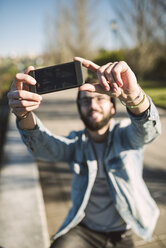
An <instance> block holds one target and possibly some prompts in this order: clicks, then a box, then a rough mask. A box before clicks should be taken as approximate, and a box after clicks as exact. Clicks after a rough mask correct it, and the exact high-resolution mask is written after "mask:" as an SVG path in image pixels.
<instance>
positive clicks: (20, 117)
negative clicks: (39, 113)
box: [12, 111, 31, 121]
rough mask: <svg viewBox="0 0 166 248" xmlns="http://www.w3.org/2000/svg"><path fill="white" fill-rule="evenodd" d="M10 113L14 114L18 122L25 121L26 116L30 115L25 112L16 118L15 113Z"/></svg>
mask: <svg viewBox="0 0 166 248" xmlns="http://www.w3.org/2000/svg"><path fill="white" fill-rule="evenodd" d="M12 113H13V114H15V116H16V118H17V119H18V120H19V121H21V120H25V119H26V118H27V117H28V116H29V114H30V113H31V112H30V111H29V112H26V113H25V114H24V115H22V116H18V115H17V114H16V113H14V112H13V111H12Z"/></svg>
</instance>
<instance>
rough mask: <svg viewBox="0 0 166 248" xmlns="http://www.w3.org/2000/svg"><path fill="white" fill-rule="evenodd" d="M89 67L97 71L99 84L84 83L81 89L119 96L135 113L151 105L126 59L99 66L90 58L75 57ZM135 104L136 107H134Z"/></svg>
mask: <svg viewBox="0 0 166 248" xmlns="http://www.w3.org/2000/svg"><path fill="white" fill-rule="evenodd" d="M74 60H78V61H80V62H81V63H82V65H83V66H84V67H86V68H87V69H89V70H91V71H93V72H95V73H97V76H98V79H99V84H94V85H93V84H84V85H82V86H81V87H80V90H81V91H84V90H86V91H91V92H98V93H104V94H108V95H110V96H113V97H118V98H119V99H120V100H121V101H123V102H124V103H125V105H126V106H127V107H128V108H129V109H130V110H131V112H132V113H134V114H138V115H139V114H141V113H143V112H144V111H145V110H146V109H147V108H148V107H149V100H148V98H147V96H146V95H145V93H143V91H142V89H141V88H140V86H139V85H138V83H137V79H136V77H135V74H134V72H133V71H132V70H131V68H130V67H129V66H128V64H127V63H126V62H124V61H120V62H114V63H111V62H110V63H108V64H106V65H103V66H99V65H97V64H95V63H93V62H92V61H90V60H86V59H84V58H80V57H75V58H74ZM133 106H134V107H133Z"/></svg>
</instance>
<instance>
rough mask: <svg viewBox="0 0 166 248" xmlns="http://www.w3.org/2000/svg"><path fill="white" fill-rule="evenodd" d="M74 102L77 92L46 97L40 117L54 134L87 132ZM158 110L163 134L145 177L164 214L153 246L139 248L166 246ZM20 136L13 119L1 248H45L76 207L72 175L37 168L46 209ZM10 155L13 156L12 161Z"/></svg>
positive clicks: (165, 181)
mask: <svg viewBox="0 0 166 248" xmlns="http://www.w3.org/2000/svg"><path fill="white" fill-rule="evenodd" d="M75 97H76V90H68V91H64V92H59V93H52V94H49V95H45V96H44V99H43V103H42V105H41V107H40V108H39V109H38V111H37V114H38V116H39V117H40V118H41V120H42V121H43V122H44V124H45V125H46V126H47V127H48V128H49V129H50V130H51V131H52V132H53V133H56V134H59V135H67V134H68V132H69V131H70V130H79V129H80V128H83V125H82V123H81V121H80V120H79V117H78V114H77V109H76V106H75ZM124 110H125V109H124V107H123V106H121V105H118V115H117V118H123V117H124V116H126V114H125V111H124ZM159 111H160V115H161V120H162V124H163V134H162V135H161V136H160V137H159V138H158V139H157V140H156V141H155V142H154V143H153V144H150V145H149V146H147V148H146V150H145V162H144V164H145V170H144V177H145V180H146V182H147V184H148V187H149V189H150V192H151V194H152V195H153V197H154V198H155V200H156V201H157V203H158V206H159V208H160V210H161V215H160V218H159V221H158V224H157V227H156V230H155V233H154V236H153V239H152V242H151V243H149V244H146V243H145V242H144V241H142V240H140V239H139V238H137V237H136V236H135V242H136V245H137V247H146V248H148V247H149V248H158V247H166V193H165V188H166V169H165V163H166V152H165V140H166V111H164V110H159ZM12 132H13V133H12ZM18 137H19V136H18V133H17V131H16V130H15V126H14V123H13V118H12V119H11V122H10V126H9V131H8V139H7V150H6V153H5V154H7V155H5V160H4V167H3V170H2V171H1V174H0V209H1V211H0V246H1V245H2V246H4V248H15V247H17V248H36V247H40V248H46V247H48V233H49V236H51V235H52V234H53V233H54V232H55V231H56V230H57V229H58V228H59V226H60V224H61V223H62V221H63V219H64V218H65V215H66V214H67V211H68V209H69V208H70V206H71V202H70V185H71V174H70V173H69V170H68V167H67V165H66V164H64V163H58V164H46V163H39V164H38V168H39V175H40V182H41V187H42V190H43V196H44V202H45V206H44V205H43V199H42V194H41V190H40V184H39V181H38V171H37V169H36V165H35V163H33V160H32V158H31V157H30V156H29V155H28V153H27V151H26V149H25V148H23V147H24V146H23V145H22V143H21V141H20V140H19V138H18ZM8 142H9V143H8ZM8 144H10V146H8ZM17 145H18V146H19V149H17ZM9 151H10V152H9ZM11 151H12V153H11ZM11 154H14V155H13V157H11ZM9 155H10V156H9ZM7 161H8V162H7ZM23 203H24V204H23ZM45 210H46V218H47V225H48V232H47V226H46V221H45V212H44V211H45ZM36 214H37V216H36ZM6 216H7V217H6ZM18 217H19V218H18ZM1 227H3V229H2V228H1ZM12 244H13V245H12Z"/></svg>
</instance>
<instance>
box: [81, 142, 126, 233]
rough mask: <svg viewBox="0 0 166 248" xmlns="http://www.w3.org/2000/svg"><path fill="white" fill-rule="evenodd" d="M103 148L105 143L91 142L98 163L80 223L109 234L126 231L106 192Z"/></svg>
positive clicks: (124, 224)
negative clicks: (94, 179)
mask: <svg viewBox="0 0 166 248" xmlns="http://www.w3.org/2000/svg"><path fill="white" fill-rule="evenodd" d="M105 146H106V144H105V143H95V142H93V147H94V149H95V153H96V157H97V161H98V172H97V177H96V181H95V183H94V186H93V189H92V192H91V195H90V199H89V202H88V205H87V207H86V209H85V217H84V219H83V221H82V222H83V223H84V224H85V225H87V226H88V227H89V228H91V229H93V230H96V231H102V232H111V231H120V230H126V229H127V225H126V223H125V222H124V220H123V219H122V218H121V216H120V215H119V213H118V212H117V210H116V208H115V206H114V204H113V201H112V199H111V196H110V194H109V191H108V185H107V180H106V173H105V169H104V165H103V155H104V151H105Z"/></svg>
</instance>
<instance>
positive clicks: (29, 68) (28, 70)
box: [24, 65, 35, 74]
mask: <svg viewBox="0 0 166 248" xmlns="http://www.w3.org/2000/svg"><path fill="white" fill-rule="evenodd" d="M34 69H35V68H34V66H32V65H30V66H28V68H27V69H26V70H25V71H24V73H25V74H28V73H29V72H30V71H32V70H34Z"/></svg>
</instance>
